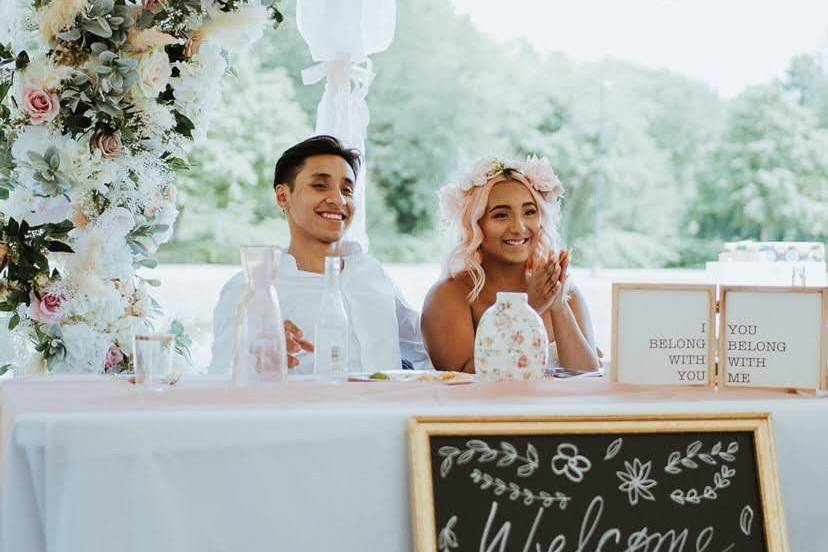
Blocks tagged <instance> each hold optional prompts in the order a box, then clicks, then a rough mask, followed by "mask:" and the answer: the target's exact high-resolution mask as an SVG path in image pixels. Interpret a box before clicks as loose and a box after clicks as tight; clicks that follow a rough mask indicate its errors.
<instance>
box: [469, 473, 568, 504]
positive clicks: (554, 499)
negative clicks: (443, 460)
mask: <svg viewBox="0 0 828 552" xmlns="http://www.w3.org/2000/svg"><path fill="white" fill-rule="evenodd" d="M469 477H471V480H472V481H474V482H475V483H477V484H478V485H479V486H480V488H481V489H482V490H484V491H485V490H486V489H489V488H491V489H492V492H493V493H494V494H495V496H503V495H504V494H506V492H507V491H508V493H509V494H508V495H506V496H507V497H508V498H509V500H511V501H512V502H514V501H516V500H517V499H519V498H520V499H522V501H523V504H524V506H531V505H532V504H533V503H534V502H541V503H542V504H543V506H544V507H545V508H549V507H551V506H552V505H553V504H555V503H557V504H558V508H560V509H561V510H563V509H565V508H566V505H567V503H568V502H569V501H570V500H572V497H570V496H567V495H565V494H564V493H562V492H560V491H555V492H554V493H549V492H547V491H540V492H539V493H535V492H533V491H532V490H531V489H529V488H526V487H521V486H520V485H518V484H517V483H514V482H506V481H503V480H502V479H500V478H499V477H493V476H492V475H491V474H488V473H485V472H482V471H480V470H479V469H477V468H475V469H473V470H472V472H471V473H470V474H469Z"/></svg>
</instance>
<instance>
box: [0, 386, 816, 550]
mask: <svg viewBox="0 0 828 552" xmlns="http://www.w3.org/2000/svg"><path fill="white" fill-rule="evenodd" d="M0 409H2V410H0V421H1V422H2V425H1V426H0V428H2V439H3V440H2V447H0V467H2V471H0V474H2V479H0V550H2V551H9V552H37V551H41V550H49V551H77V552H96V551H100V552H112V551H118V552H122V551H123V552H127V551H141V552H145V551H153V552H156V551H157V552H162V551H163V552H174V551H192V552H208V551H234V552H255V551H264V550H267V551H282V550H284V551H332V550H341V551H379V552H395V551H409V550H411V549H412V537H411V528H410V519H409V515H410V509H409V491H408V447H407V433H406V432H407V422H408V419H409V418H410V417H411V416H414V415H454V414H458V415H476V414H480V415H517V414H520V415H534V414H538V415H556V414H563V415H571V414H632V413H695V412H731V411H740V412H760V411H770V412H772V413H773V422H774V425H775V433H776V446H777V452H778V459H779V465H780V472H781V479H782V485H783V498H784V506H785V510H786V516H787V525H788V533H789V538H790V542H791V550H792V551H793V552H811V551H813V552H822V551H825V550H828V507H826V500H827V499H828V475H827V470H826V468H825V465H826V464H825V459H826V458H828V438H827V437H828V402H827V401H826V399H824V398H814V397H810V398H809V397H802V396H794V395H790V394H784V393H781V392H779V393H775V392H759V391H744V390H739V391H728V392H726V393H725V392H716V391H713V390H704V389H698V390H680V389H675V388H649V389H647V388H634V387H630V386H620V385H611V384H608V383H606V382H603V381H600V380H579V381H555V382H544V383H537V384H518V383H514V384H512V383H509V384H473V385H458V386H445V385H437V384H410V383H396V384H388V383H348V384H338V385H336V384H320V383H313V382H301V383H299V382H292V383H287V384H283V385H278V386H271V387H264V388H256V389H236V388H232V387H230V386H229V385H223V384H218V383H199V382H194V381H191V382H187V381H184V382H182V383H180V384H179V385H178V386H176V387H174V388H172V389H170V390H168V391H165V392H158V391H151V390H143V389H139V388H136V387H135V386H131V385H129V384H128V383H126V382H123V381H116V380H112V379H107V378H99V379H94V378H93V379H86V380H69V381H67V380H60V379H40V380H37V379H33V380H14V381H10V382H8V383H5V384H4V385H3V386H2V388H0Z"/></svg>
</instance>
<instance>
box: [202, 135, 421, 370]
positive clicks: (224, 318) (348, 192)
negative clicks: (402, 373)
mask: <svg viewBox="0 0 828 552" xmlns="http://www.w3.org/2000/svg"><path fill="white" fill-rule="evenodd" d="M359 169H360V154H359V152H358V151H357V150H353V149H347V148H344V147H343V146H342V144H340V143H339V141H338V140H337V139H336V138H333V137H331V136H314V137H313V138H309V139H308V140H305V141H304V142H300V143H299V144H296V145H295V146H293V147H291V148H289V149H288V150H287V151H285V153H284V154H283V155H282V156H281V157H280V158H279V160H278V161H277V162H276V169H275V171H274V180H273V186H274V189H275V192H276V202H277V204H278V205H279V207H280V208H281V209H282V211H283V212H284V213H285V217H286V218H287V221H288V228H289V229H290V245H289V246H288V249H287V251H286V254H284V255H282V259H281V263H280V265H279V274H278V276H277V281H276V290H277V292H278V294H279V306H280V308H281V310H282V316H283V317H284V319H285V334H286V337H287V342H288V352H289V354H290V356H289V358H288V362H289V364H290V365H291V367H293V368H294V371H293V373H299V374H310V373H312V371H313V354H312V353H311V351H312V350H313V344H312V342H311V339H312V336H313V328H314V324H315V322H316V317H317V313H318V312H319V307H320V305H319V300H320V298H321V296H322V292H323V291H324V281H323V278H322V274H323V273H324V270H325V257H342V258H343V260H344V264H343V268H342V273H341V276H340V283H341V288H342V295H343V296H344V298H345V308H346V309H347V310H348V317H349V319H350V322H351V343H350V347H349V349H350V355H349V356H350V358H349V366H350V370H351V371H360V370H365V371H376V370H388V369H393V368H399V367H400V366H401V363H402V364H403V365H412V366H413V365H416V366H417V367H421V366H422V367H430V366H429V363H428V356H427V355H426V353H425V348H424V346H423V343H422V337H421V335H420V322H419V313H418V312H417V311H415V310H413V309H412V308H411V307H410V306H408V304H407V303H406V302H405V300H404V299H403V298H402V295H401V294H400V292H399V290H398V289H397V287H396V286H395V285H394V283H393V282H392V281H391V280H390V279H389V278H388V276H387V275H386V274H385V272H384V271H383V269H382V265H380V263H379V262H378V261H377V260H376V259H374V258H372V257H370V256H369V255H366V254H365V253H364V252H363V251H362V250H361V248H360V246H359V245H358V244H356V243H353V242H347V241H344V239H343V238H344V236H345V232H346V231H347V230H348V228H349V227H350V225H351V221H352V220H353V217H354V210H355V209H356V204H355V201H354V187H355V186H356V181H357V178H356V175H357V172H358V171H359ZM244 286H245V283H244V275H243V274H242V273H239V274H237V275H235V276H234V277H233V278H231V279H230V281H229V282H227V284H225V286H224V288H223V289H222V292H221V297H220V298H219V302H218V305H216V308H215V311H214V313H213V336H214V337H213V360H212V363H211V364H210V367H209V371H210V372H211V373H221V372H227V371H228V370H229V369H230V361H231V354H232V350H233V336H234V334H235V313H236V308H237V306H238V304H239V301H240V299H241V295H242V292H243V291H244ZM303 352H304V353H306V354H303Z"/></svg>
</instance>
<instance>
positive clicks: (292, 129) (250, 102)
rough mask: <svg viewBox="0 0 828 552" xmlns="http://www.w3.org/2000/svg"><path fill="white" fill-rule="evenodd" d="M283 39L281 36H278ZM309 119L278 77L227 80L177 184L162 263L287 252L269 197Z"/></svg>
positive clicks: (246, 71)
mask: <svg viewBox="0 0 828 552" xmlns="http://www.w3.org/2000/svg"><path fill="white" fill-rule="evenodd" d="M280 32H281V31H280ZM307 121H308V118H307V116H306V115H305V113H304V112H303V111H302V109H301V108H300V107H299V106H298V104H297V103H296V101H295V99H294V91H293V84H292V83H291V81H290V79H288V78H287V77H286V75H285V74H284V72H283V71H282V70H273V71H268V72H265V73H259V72H257V71H256V70H255V68H254V67H253V66H251V64H246V63H243V62H242V63H241V64H240V65H238V67H237V71H236V75H235V77H228V79H227V81H226V87H225V90H224V95H223V102H222V103H221V105H220V107H219V109H218V110H217V111H216V112H215V114H214V116H213V118H212V120H211V124H210V130H209V133H208V139H207V140H206V141H205V142H203V143H202V144H200V145H199V146H197V147H195V148H194V149H193V151H192V152H191V154H190V156H189V162H190V168H189V169H188V170H185V171H179V177H178V181H177V186H178V191H179V196H178V197H179V203H180V207H181V214H180V215H179V218H178V221H177V223H176V227H175V234H174V237H173V240H172V241H171V242H169V243H167V244H165V245H164V246H162V248H161V249H160V250H159V252H158V258H159V259H161V260H162V261H175V262H223V263H237V262H238V260H239V254H238V248H239V246H240V245H242V244H256V243H259V244H267V243H279V244H282V245H287V243H288V231H287V224H286V222H285V221H284V219H283V218H281V216H280V215H279V211H278V209H277V208H276V204H275V197H274V193H273V182H272V181H273V165H274V163H275V161H276V158H277V157H278V155H279V154H280V153H281V152H282V151H284V150H285V149H287V148H288V147H289V146H290V145H292V144H293V143H295V142H298V141H299V140H301V139H303V138H305V137H306V136H308V135H309V134H310V127H309V126H308V122H307Z"/></svg>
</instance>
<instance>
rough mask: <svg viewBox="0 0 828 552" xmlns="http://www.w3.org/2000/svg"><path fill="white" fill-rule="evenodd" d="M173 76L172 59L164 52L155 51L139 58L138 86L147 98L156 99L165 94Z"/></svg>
mask: <svg viewBox="0 0 828 552" xmlns="http://www.w3.org/2000/svg"><path fill="white" fill-rule="evenodd" d="M171 74H172V66H170V59H169V58H168V57H167V54H166V52H164V51H163V50H153V51H151V52H148V53H146V54H143V55H142V56H141V57H140V58H139V61H138V86H139V87H140V89H141V92H142V93H143V94H144V96H146V97H147V98H154V97H156V96H158V94H160V93H161V92H163V91H164V89H165V88H166V87H167V84H168V83H169V82H170V75H171Z"/></svg>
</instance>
